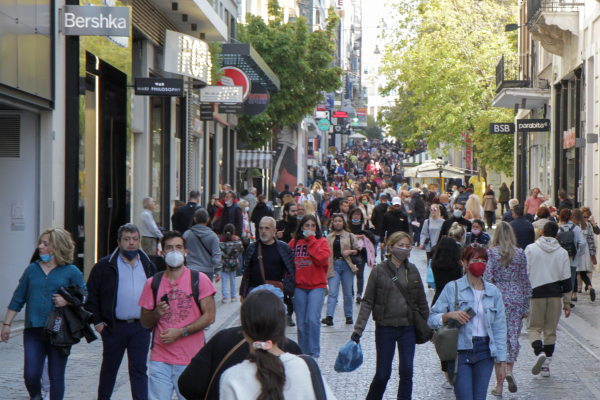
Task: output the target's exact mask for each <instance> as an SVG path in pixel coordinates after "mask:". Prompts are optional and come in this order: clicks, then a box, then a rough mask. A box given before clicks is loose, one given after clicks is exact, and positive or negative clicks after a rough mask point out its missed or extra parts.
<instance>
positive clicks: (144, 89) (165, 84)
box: [135, 78, 184, 96]
mask: <svg viewBox="0 0 600 400" xmlns="http://www.w3.org/2000/svg"><path fill="white" fill-rule="evenodd" d="M135 94H136V95H138V96H183V95H184V92H183V79H176V78H135Z"/></svg>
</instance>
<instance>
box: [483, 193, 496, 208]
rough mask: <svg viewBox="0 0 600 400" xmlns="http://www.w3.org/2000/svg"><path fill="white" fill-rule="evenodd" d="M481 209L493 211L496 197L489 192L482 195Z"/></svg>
mask: <svg viewBox="0 0 600 400" xmlns="http://www.w3.org/2000/svg"><path fill="white" fill-rule="evenodd" d="M481 205H482V207H483V211H495V210H496V199H494V196H492V195H491V194H487V195H485V196H483V203H482V204H481Z"/></svg>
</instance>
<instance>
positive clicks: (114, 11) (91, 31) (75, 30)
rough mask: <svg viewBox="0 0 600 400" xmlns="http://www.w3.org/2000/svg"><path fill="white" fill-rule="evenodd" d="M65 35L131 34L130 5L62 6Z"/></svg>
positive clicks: (63, 31)
mask: <svg viewBox="0 0 600 400" xmlns="http://www.w3.org/2000/svg"><path fill="white" fill-rule="evenodd" d="M63 11H64V13H63V16H62V24H61V25H62V26H61V28H62V33H63V35H65V36H131V7H105V6H64V9H63Z"/></svg>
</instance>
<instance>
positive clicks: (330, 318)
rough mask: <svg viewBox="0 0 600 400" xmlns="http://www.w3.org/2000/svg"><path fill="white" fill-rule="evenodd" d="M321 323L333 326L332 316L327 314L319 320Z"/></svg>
mask: <svg viewBox="0 0 600 400" xmlns="http://www.w3.org/2000/svg"><path fill="white" fill-rule="evenodd" d="M321 323H322V324H325V325H327V326H333V317H330V316H327V317H325V318H323V319H322V320H321Z"/></svg>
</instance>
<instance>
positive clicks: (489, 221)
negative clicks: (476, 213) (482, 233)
mask: <svg viewBox="0 0 600 400" xmlns="http://www.w3.org/2000/svg"><path fill="white" fill-rule="evenodd" d="M484 214H485V220H486V222H487V226H488V229H492V225H493V224H494V211H484Z"/></svg>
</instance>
